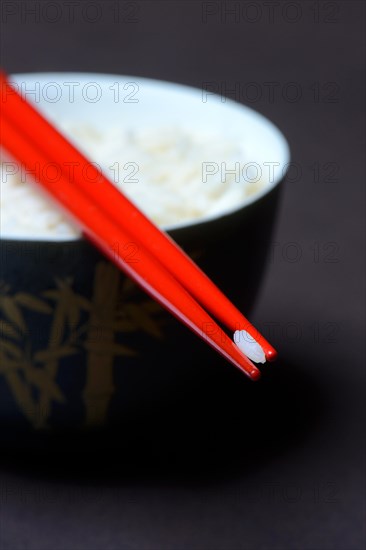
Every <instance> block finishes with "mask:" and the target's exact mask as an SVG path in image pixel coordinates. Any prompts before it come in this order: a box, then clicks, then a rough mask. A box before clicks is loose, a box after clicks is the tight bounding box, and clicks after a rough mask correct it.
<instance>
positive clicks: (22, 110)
mask: <svg viewBox="0 0 366 550" xmlns="http://www.w3.org/2000/svg"><path fill="white" fill-rule="evenodd" d="M0 83H1V87H2V90H1V92H2V100H6V102H7V103H8V106H9V109H8V113H9V118H10V119H11V120H12V122H13V123H14V124H18V126H20V127H21V128H22V129H23V131H24V135H27V136H28V138H29V139H32V140H36V142H37V143H38V144H39V146H40V148H41V150H43V151H44V153H45V154H46V156H47V157H48V158H49V159H52V160H53V161H56V162H57V161H58V160H59V159H60V158H64V159H67V160H68V162H69V163H70V164H69V169H70V166H71V165H72V170H73V172H74V176H75V172H77V175H76V176H75V180H76V179H77V181H78V185H79V186H80V188H81V189H84V190H86V192H87V193H88V194H89V195H90V196H91V197H93V199H94V200H96V201H97V202H98V204H99V205H100V206H103V208H104V210H105V211H106V212H107V213H108V215H109V216H110V217H111V218H112V219H115V220H116V222H117V223H120V222H121V219H123V223H124V225H125V226H127V227H129V230H130V231H132V229H133V231H134V232H135V233H136V234H138V235H142V234H144V235H145V238H146V239H147V241H148V244H147V246H148V248H149V252H150V253H152V254H154V255H155V256H157V258H158V260H159V261H161V260H160V258H162V257H164V258H169V262H166V265H165V268H166V269H168V270H169V271H170V272H171V273H172V275H174V277H175V278H176V279H177V280H178V281H179V282H180V283H181V284H182V285H183V286H184V287H185V288H186V289H187V290H188V291H189V292H190V293H191V295H192V296H194V297H195V298H196V300H197V301H198V302H200V303H201V305H202V306H204V307H205V308H206V309H207V310H208V311H210V312H211V314H212V315H214V316H215V317H216V318H217V319H218V320H220V321H221V322H222V323H223V324H224V326H226V327H227V328H228V329H229V330H232V331H236V330H245V331H246V332H247V333H248V334H249V335H250V336H251V337H252V338H254V340H256V341H257V342H258V344H259V345H260V346H261V347H262V349H263V351H264V354H265V356H266V359H267V360H269V361H272V360H274V359H275V358H276V355H277V353H276V351H275V349H274V348H273V347H272V346H271V345H270V344H269V342H268V341H267V340H266V339H265V338H264V337H263V336H262V335H261V334H260V333H259V331H258V330H256V328H255V327H254V326H253V325H252V324H251V323H250V322H249V321H248V319H246V317H244V315H243V314H242V313H241V312H240V311H239V310H238V309H237V308H236V307H235V306H234V305H233V304H232V303H231V302H230V301H229V300H228V298H227V297H226V296H225V295H224V294H223V293H222V292H221V291H220V290H219V289H218V288H217V286H216V285H215V284H214V283H213V282H212V281H211V280H210V279H209V278H208V277H207V276H206V275H205V274H204V273H203V271H202V270H200V268H199V267H198V266H197V265H196V264H195V263H194V262H193V261H192V260H191V258H190V257H189V256H188V255H187V254H185V252H184V251H183V250H182V249H181V248H179V247H178V246H177V244H176V243H175V242H174V241H173V240H172V239H170V237H168V236H167V235H166V234H164V233H163V232H162V231H160V230H159V228H158V227H156V226H155V225H154V224H153V223H152V222H151V221H150V220H149V219H148V218H147V217H146V216H145V215H144V214H143V213H142V212H141V211H139V210H138V209H137V208H136V207H135V206H134V205H133V204H132V203H131V202H130V201H129V200H128V199H127V197H125V196H124V195H123V194H122V193H120V192H119V190H117V189H116V187H115V186H114V185H112V184H111V183H110V182H109V181H108V180H107V178H105V177H104V176H103V174H100V173H99V172H98V170H97V169H96V168H95V167H94V166H93V165H92V164H90V162H89V161H88V160H87V159H86V158H85V157H84V156H83V155H82V154H81V153H80V152H79V151H78V150H77V149H76V148H75V147H74V146H73V145H72V144H71V143H70V142H68V141H67V140H66V139H65V138H64V137H63V136H62V134H61V133H59V132H58V131H57V130H56V129H55V128H54V127H53V126H52V125H51V124H50V123H49V122H48V121H47V120H46V119H45V118H43V117H42V115H40V114H39V113H38V112H37V111H36V110H35V109H34V108H33V107H32V106H31V105H30V104H28V103H26V102H25V101H24V100H23V99H22V98H21V96H20V95H19V94H17V93H16V91H15V90H14V89H13V88H12V87H11V86H10V85H9V83H8V82H7V79H6V76H5V75H4V74H3V73H1V72H0ZM4 92H5V93H4ZM34 128H37V133H36V134H35V132H34ZM86 166H88V173H89V174H90V178H89V179H90V180H95V181H98V180H99V182H98V184H95V185H94V184H92V185H90V183H88V182H87V181H86V180H85V178H84V176H83V174H82V171H83V169H84V168H85V167H86ZM116 204H118V208H116Z"/></svg>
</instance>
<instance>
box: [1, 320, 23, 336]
mask: <svg viewBox="0 0 366 550" xmlns="http://www.w3.org/2000/svg"><path fill="white" fill-rule="evenodd" d="M0 336H7V337H8V338H14V340H19V339H20V336H19V334H18V332H17V331H16V330H15V328H14V327H13V326H12V325H11V324H10V323H8V322H7V321H4V319H1V320H0Z"/></svg>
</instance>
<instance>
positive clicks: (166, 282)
mask: <svg viewBox="0 0 366 550" xmlns="http://www.w3.org/2000/svg"><path fill="white" fill-rule="evenodd" d="M1 86H2V90H1V91H2V95H1V99H2V101H1V107H2V113H1V115H2V118H1V122H2V135H1V138H2V143H3V145H4V147H5V148H6V149H8V151H9V152H10V153H11V155H12V156H14V157H15V158H17V159H18V160H20V162H21V163H23V164H24V165H25V166H26V167H27V168H28V169H29V170H30V169H32V168H33V167H34V165H35V163H36V162H38V164H39V165H41V166H45V165H46V164H48V163H49V162H50V161H52V162H56V163H57V165H58V166H60V167H61V168H62V166H61V165H60V164H59V162H58V161H59V159H61V158H63V159H64V161H65V159H67V161H68V163H69V164H70V163H72V164H73V165H74V168H75V173H74V180H75V182H73V181H71V182H70V177H69V174H65V173H63V176H62V182H60V181H59V182H58V185H57V186H55V185H52V182H51V181H48V180H47V176H45V175H44V171H43V170H40V175H41V174H42V175H41V177H40V178H39V179H40V182H41V183H42V184H43V186H44V187H46V189H47V190H48V192H49V193H50V194H51V195H52V196H54V197H56V199H57V200H58V201H59V202H61V203H62V204H63V206H64V207H66V209H67V210H68V211H69V212H71V213H72V214H73V215H74V217H75V219H76V221H77V222H79V224H81V225H82V227H83V229H84V232H85V233H86V235H87V236H88V237H89V238H90V239H91V240H92V241H93V242H94V243H95V244H97V246H99V248H101V249H102V250H103V251H104V252H105V253H106V254H107V255H108V256H109V257H111V259H112V260H113V261H115V262H116V263H117V265H119V267H121V268H122V269H123V270H124V271H125V272H126V273H127V274H128V275H129V276H131V277H132V278H134V279H135V280H136V281H137V282H138V283H139V284H140V285H141V286H142V287H143V288H145V290H146V291H147V292H148V293H149V294H150V295H152V296H153V297H154V298H155V299H156V300H157V301H159V302H160V303H161V304H162V305H164V306H165V307H166V308H167V309H168V310H169V311H171V312H172V313H173V314H174V315H175V316H176V317H178V318H179V319H180V320H181V321H182V322H183V323H185V324H186V325H187V326H189V327H190V328H191V330H193V331H194V332H196V334H198V335H199V336H200V337H201V338H203V339H204V340H206V341H207V342H208V343H209V344H210V345H211V346H213V347H214V348H215V349H216V350H217V351H219V352H220V353H221V354H223V355H224V356H225V357H226V358H227V359H229V360H231V362H233V363H234V364H235V365H236V366H237V367H239V368H241V369H242V370H244V372H246V374H248V375H249V376H250V377H251V378H253V379H255V378H258V376H259V370H258V369H257V368H256V367H255V366H254V365H253V364H252V363H251V361H250V360H249V359H248V358H247V357H245V356H244V355H243V354H242V353H241V352H240V351H239V350H238V348H237V347H236V346H235V344H234V343H233V342H232V341H231V340H230V339H229V338H228V336H227V335H226V334H225V333H224V332H223V331H222V330H221V329H220V328H219V327H218V325H217V324H216V323H215V322H214V321H213V320H212V319H211V318H210V317H209V316H208V315H207V313H206V312H205V311H204V310H203V309H202V307H200V306H199V305H198V304H197V303H196V302H195V301H194V299H193V298H192V297H191V296H190V295H189V293H188V292H187V290H191V287H192V285H191V281H189V284H185V289H184V288H183V287H182V286H181V285H179V283H178V281H177V279H178V276H177V275H176V274H175V272H173V273H172V271H174V270H172V269H171V270H170V273H169V272H168V271H167V269H166V266H162V265H161V264H160V259H159V257H156V256H155V257H154V253H156V252H157V250H156V249H157V247H158V245H161V247H160V249H158V251H159V255H160V256H161V257H164V256H165V257H168V258H169V259H170V261H171V254H170V252H173V253H174V254H175V256H173V258H176V259H177V262H178V261H179V262H183V263H181V265H182V266H186V267H187V269H190V270H191V271H190V273H191V274H192V273H193V274H194V276H196V274H197V273H198V275H199V276H200V278H201V280H200V281H198V283H197V284H196V285H195V286H194V287H193V288H194V294H195V295H196V296H197V293H198V292H202V290H203V288H202V287H201V288H199V287H200V285H201V284H202V281H204V283H205V284H206V283H207V282H208V284H209V285H211V286H212V288H213V289H214V291H216V292H217V293H219V291H218V289H217V288H216V287H215V286H214V285H213V283H211V281H210V280H209V279H208V278H207V277H206V276H205V275H204V274H203V273H202V272H201V271H200V270H199V269H198V268H197V267H196V266H195V264H194V263H193V262H191V260H190V259H189V258H188V257H186V256H183V260H181V254H182V252H181V251H180V249H179V248H178V247H176V245H175V244H174V243H173V241H171V240H169V239H168V238H167V237H166V236H165V235H164V234H163V233H161V232H160V231H159V229H158V228H156V227H155V226H154V225H153V224H152V223H151V222H150V221H149V220H148V219H147V218H146V217H145V216H144V215H143V214H142V213H140V211H139V210H137V209H136V207H134V206H133V205H132V203H130V202H129V201H128V200H127V199H126V198H125V197H124V196H123V195H122V194H121V193H120V192H118V191H117V190H116V189H115V188H114V186H113V185H112V184H111V183H110V182H108V180H106V179H105V178H104V177H103V178H102V183H101V184H94V185H93V184H92V185H90V184H88V182H87V181H86V180H85V178H84V176H83V174H82V169H83V168H84V167H85V166H88V169H90V163H89V161H87V159H86V158H85V157H83V156H82V155H81V154H80V153H79V152H78V151H77V150H76V149H75V148H74V147H73V146H71V145H70V144H68V142H67V141H66V140H65V139H64V138H63V137H62V136H61V134H59V133H58V132H57V131H56V130H54V129H53V127H52V126H51V125H50V124H49V123H48V122H47V121H45V120H44V119H43V118H42V116H41V115H39V114H38V113H37V111H35V110H34V109H33V108H32V107H31V106H29V104H27V103H26V102H25V101H24V100H23V99H22V98H21V97H20V96H19V95H18V94H17V93H16V92H15V90H13V89H12V88H11V87H10V86H9V84H8V83H7V81H6V78H5V77H4V76H1ZM4 92H6V93H5V94H4ZM5 113H6V114H5ZM64 164H65V162H64ZM64 172H65V170H64ZM98 175H99V173H97V176H98ZM67 176H68V177H67ZM112 200H113V202H110V201H112ZM116 201H117V202H116ZM120 204H121V207H120ZM123 215H125V217H124V218H123ZM121 218H122V219H123V224H122V223H121ZM126 218H127V220H128V221H126ZM136 222H139V224H140V225H139V227H138V229H139V234H138V235H136V233H137V231H136ZM140 222H141V223H140ZM141 224H142V225H141ZM151 228H152V233H151V232H149V233H147V234H146V233H145V234H144V231H147V230H149V231H150V229H151ZM132 229H133V231H132ZM141 229H142V231H141ZM139 235H140V237H139ZM141 235H142V237H143V240H144V241H145V242H140V238H141ZM147 236H148V239H147V238H146V237H147ZM116 238H118V242H128V241H131V239H132V240H133V239H135V241H136V242H138V243H139V247H140V252H141V255H142V258H141V259H142V260H143V262H141V263H139V264H138V265H136V264H135V265H134V266H133V267H132V266H131V265H128V264H126V263H125V262H124V261H123V258H122V257H121V255H119V254H118V251H116V250H115V249H114V250H113V244H114V243H115V241H116ZM147 247H148V248H147ZM161 250H163V253H162V252H161ZM116 252H117V254H116ZM152 252H153V253H152ZM167 252H168V253H169V254H170V256H169V255H168V256H166V254H167ZM177 262H176V264H177ZM176 264H175V267H176ZM170 265H172V264H170ZM173 265H174V262H173ZM178 274H179V279H182V277H181V275H180V273H179V270H178ZM173 275H176V276H175V278H174V277H173ZM186 275H187V274H186ZM188 279H189V277H188ZM183 280H184V282H186V283H187V280H186V279H183ZM205 291H206V296H208V298H209V290H207V289H205ZM192 294H193V292H192ZM219 295H220V296H222V297H223V298H224V300H225V301H226V302H227V304H229V307H231V308H234V306H232V304H230V302H229V301H228V300H227V299H226V298H225V297H224V296H223V295H222V294H221V293H220V294H219ZM198 296H200V294H199V295H198ZM205 300H206V298H205V299H203V300H201V303H205ZM234 311H237V310H235V308H234ZM238 314H239V316H240V315H241V314H240V313H239V312H238ZM241 317H242V319H244V322H245V323H247V324H245V325H244V326H243V325H242V326H240V327H239V326H238V325H237V324H236V325H235V326H234V329H239V328H240V329H242V328H244V329H245V330H247V332H248V333H249V334H251V330H252V331H253V330H254V331H255V329H254V327H252V326H251V325H250V326H248V325H249V323H248V322H247V321H246V319H245V318H244V317H243V316H241ZM205 327H206V329H207V328H208V327H209V329H210V332H209V333H208V331H207V330H205ZM252 335H253V337H254V338H255V339H256V340H257V342H259V343H261V340H260V338H259V337H258V334H256V333H255V335H254V334H253V333H252ZM271 349H273V348H271ZM269 355H272V356H273V355H274V353H272V354H271V350H269Z"/></svg>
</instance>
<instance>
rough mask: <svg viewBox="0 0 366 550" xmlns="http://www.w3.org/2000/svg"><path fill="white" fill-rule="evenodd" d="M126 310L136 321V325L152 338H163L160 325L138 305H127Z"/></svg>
mask: <svg viewBox="0 0 366 550" xmlns="http://www.w3.org/2000/svg"><path fill="white" fill-rule="evenodd" d="M124 309H125V311H126V314H127V315H128V316H130V317H131V318H132V319H133V321H135V323H136V325H137V326H138V327H139V328H140V329H142V330H144V331H145V332H147V333H148V334H151V336H155V338H162V336H163V335H162V333H161V330H160V327H159V325H158V324H157V323H156V321H154V320H153V319H152V318H151V317H150V316H149V315H148V313H147V312H146V311H144V309H143V308H142V307H140V306H138V305H136V304H132V303H131V304H125V305H124Z"/></svg>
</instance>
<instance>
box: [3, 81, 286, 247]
mask: <svg viewBox="0 0 366 550" xmlns="http://www.w3.org/2000/svg"><path fill="white" fill-rule="evenodd" d="M69 76H73V77H78V78H80V79H88V80H89V81H90V79H94V80H93V81H95V80H97V79H100V80H101V81H103V80H105V81H107V80H109V79H111V78H113V79H117V80H118V79H119V80H123V81H125V80H129V81H131V80H137V81H139V82H142V83H146V84H148V85H153V86H156V87H158V86H163V87H164V88H165V89H168V90H169V89H170V90H178V91H180V92H182V93H184V92H186V93H189V94H198V93H200V94H202V89H201V88H198V87H195V86H190V85H187V84H181V83H178V82H173V81H168V80H161V79H155V78H146V77H141V76H138V75H125V74H114V73H102V72H101V73H97V72H93V73H91V72H82V71H37V72H27V73H12V74H10V75H9V80H10V81H12V78H13V79H14V80H18V81H19V80H21V79H24V80H27V79H28V80H29V79H30V78H32V79H35V78H39V79H42V78H46V77H47V78H53V79H57V78H63V79H65V78H68V77H69ZM210 95H212V96H213V98H215V99H216V100H218V99H219V98H220V100H221V97H220V96H219V95H218V94H215V93H213V94H211V93H210ZM225 106H227V107H228V108H229V109H230V108H231V109H236V110H238V111H241V112H242V113H246V114H247V115H248V116H250V117H253V118H254V119H256V121H258V122H260V123H262V124H263V125H265V126H267V128H268V129H270V131H271V132H272V134H273V136H274V138H275V139H276V140H277V142H278V144H279V147H280V148H281V149H282V154H283V157H284V159H285V162H284V163H283V165H284V168H283V170H282V172H281V173H280V174H277V177H274V178H273V181H271V182H269V183H268V182H267V183H266V185H264V186H263V187H261V188H260V189H259V190H258V191H256V192H255V193H253V194H251V195H249V196H248V197H245V198H244V199H243V200H242V201H241V202H240V203H238V204H236V205H233V206H232V207H228V208H226V209H225V210H222V211H221V212H219V213H215V214H209V215H206V216H202V217H200V218H195V219H192V220H184V221H181V222H177V223H174V224H166V225H165V224H163V225H161V226H159V227H160V228H161V229H162V230H163V231H166V232H174V231H178V230H184V229H186V228H191V227H194V226H195V225H204V224H206V223H212V222H215V221H219V220H220V219H222V218H227V217H230V216H231V215H235V214H237V213H239V212H240V211H241V210H245V209H246V208H247V207H249V206H250V205H252V204H254V203H256V202H258V201H260V200H261V199H262V198H263V197H264V196H266V195H268V194H269V193H270V192H271V191H272V190H273V189H274V188H275V187H277V186H278V185H279V184H280V183H281V181H283V179H284V178H285V175H286V172H287V171H288V167H289V164H290V161H291V153H290V146H289V143H288V141H287V140H286V138H285V136H284V135H283V133H282V132H281V131H280V129H279V128H278V127H277V126H276V125H275V124H274V123H273V122H272V121H271V120H270V119H269V118H267V117H266V116H264V115H262V114H261V113H259V112H258V111H256V110H255V109H252V108H251V107H248V106H247V105H244V104H242V103H239V102H237V101H234V100H232V99H229V98H225ZM71 223H72V222H71ZM83 239H84V237H83V235H82V234H76V235H68V236H66V237H65V236H64V235H57V234H55V235H52V236H50V235H46V236H45V237H43V236H42V235H24V236H21V237H20V236H13V235H6V234H5V235H4V236H3V235H2V234H0V240H1V241H25V242H28V241H29V242H42V243H59V244H62V243H72V242H77V241H80V240H83Z"/></svg>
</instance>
